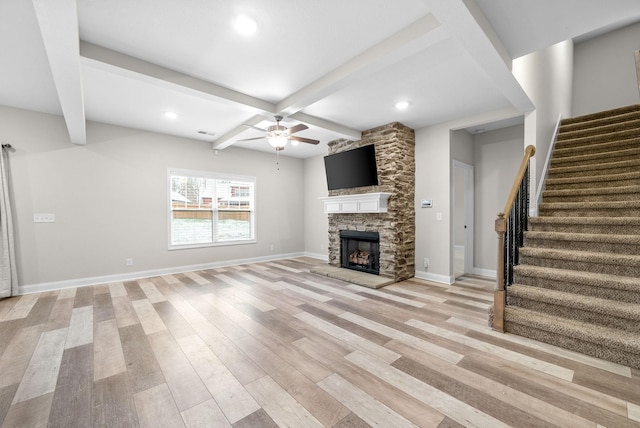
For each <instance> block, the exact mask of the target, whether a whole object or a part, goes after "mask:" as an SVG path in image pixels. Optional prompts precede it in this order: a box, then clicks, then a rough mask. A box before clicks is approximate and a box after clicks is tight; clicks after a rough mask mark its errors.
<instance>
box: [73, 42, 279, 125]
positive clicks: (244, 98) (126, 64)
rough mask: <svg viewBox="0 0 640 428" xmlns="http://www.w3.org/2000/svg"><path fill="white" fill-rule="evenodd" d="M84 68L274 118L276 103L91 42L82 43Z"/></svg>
mask: <svg viewBox="0 0 640 428" xmlns="http://www.w3.org/2000/svg"><path fill="white" fill-rule="evenodd" d="M80 54H81V55H82V57H83V64H84V65H86V66H88V67H94V68H97V69H101V70H104V71H108V72H109V73H115V74H118V75H120V76H124V77H127V78H130V79H135V80H139V81H143V82H146V83H150V84H153V85H157V86H161V87H165V88H169V89H171V90H174V91H180V92H182V93H184V94H188V95H191V96H195V97H199V98H203V99H207V100H211V101H216V102H218V103H221V104H229V105H233V106H234V107H239V108H242V109H244V110H246V111H251V112H254V113H256V114H261V115H264V116H265V117H271V116H273V115H274V114H275V113H276V106H275V104H273V103H270V102H267V101H264V100H261V99H259V98H256V97H252V96H249V95H246V94H243V93H241V92H238V91H234V90H232V89H229V88H225V87H224V86H220V85H216V84H214V83H211V82H207V81H204V80H201V79H198V78H195V77H192V76H188V75H186V74H183V73H180V72H178V71H175V70H171V69H168V68H165V67H162V66H159V65H156V64H152V63H150V62H147V61H143V60H141V59H138V58H134V57H131V56H129V55H125V54H122V53H120V52H116V51H113V50H110V49H107V48H103V47H101V46H97V45H94V44H91V43H87V42H81V43H80Z"/></svg>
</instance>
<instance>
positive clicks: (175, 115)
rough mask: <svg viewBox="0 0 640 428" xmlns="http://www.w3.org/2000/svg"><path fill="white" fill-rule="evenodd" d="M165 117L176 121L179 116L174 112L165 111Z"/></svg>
mask: <svg viewBox="0 0 640 428" xmlns="http://www.w3.org/2000/svg"><path fill="white" fill-rule="evenodd" d="M164 117H166V118H167V119H176V118H177V117H178V115H177V114H176V113H174V112H172V111H165V112H164Z"/></svg>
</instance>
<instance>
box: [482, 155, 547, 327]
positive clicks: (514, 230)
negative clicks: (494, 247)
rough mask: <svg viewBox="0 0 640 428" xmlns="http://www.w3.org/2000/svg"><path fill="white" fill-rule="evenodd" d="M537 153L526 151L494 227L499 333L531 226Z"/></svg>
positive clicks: (495, 315)
mask: <svg viewBox="0 0 640 428" xmlns="http://www.w3.org/2000/svg"><path fill="white" fill-rule="evenodd" d="M535 152H536V150H535V147H533V146H528V147H527V148H526V149H525V154H524V157H523V159H522V163H521V164H520V169H519V170H518V175H517V176H516V179H515V181H514V183H513V187H512V188H511V193H510V194H509V198H508V199H507V203H506V205H505V209H504V211H503V212H501V213H498V218H497V219H496V223H495V230H496V232H497V233H498V269H497V278H496V289H495V291H494V296H493V320H492V327H493V328H494V329H495V330H498V331H504V311H505V306H506V300H507V291H508V288H509V286H510V285H511V284H513V267H514V266H516V265H518V264H519V262H520V253H519V250H520V248H521V247H522V245H523V244H524V232H525V231H527V229H528V225H529V200H530V191H529V190H530V189H529V164H530V160H531V157H532V156H533V155H534V154H535Z"/></svg>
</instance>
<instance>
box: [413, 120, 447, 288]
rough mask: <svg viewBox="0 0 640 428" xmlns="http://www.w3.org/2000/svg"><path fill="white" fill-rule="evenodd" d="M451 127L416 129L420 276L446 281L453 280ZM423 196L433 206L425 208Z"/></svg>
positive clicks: (417, 255)
mask: <svg viewBox="0 0 640 428" xmlns="http://www.w3.org/2000/svg"><path fill="white" fill-rule="evenodd" d="M449 130H450V125H449V124H442V125H434V126H430V127H428V128H422V129H419V130H416V196H415V197H416V276H417V277H419V278H424V279H430V280H434V281H438V282H444V283H451V282H452V281H453V278H452V272H451V267H450V263H451V260H450V259H451V239H450V235H451V226H450V223H451V221H450V218H451V210H450V195H451V190H450V178H451V157H450V146H451V145H450V131H449ZM422 199H431V200H432V201H433V207H432V208H421V207H420V201H421V200H422ZM438 214H440V216H438ZM438 218H440V220H439V219H438ZM425 258H428V259H429V267H428V268H425V267H424V259H425Z"/></svg>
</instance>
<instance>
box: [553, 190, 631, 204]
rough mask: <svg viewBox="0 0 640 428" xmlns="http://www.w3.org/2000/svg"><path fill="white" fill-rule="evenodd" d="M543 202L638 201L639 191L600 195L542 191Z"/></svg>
mask: <svg viewBox="0 0 640 428" xmlns="http://www.w3.org/2000/svg"><path fill="white" fill-rule="evenodd" d="M542 199H543V200H544V201H545V202H549V203H553V202H606V201H640V193H609V194H600V195H579V194H573V195H562V196H547V195H545V193H544V192H543V193H542Z"/></svg>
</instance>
